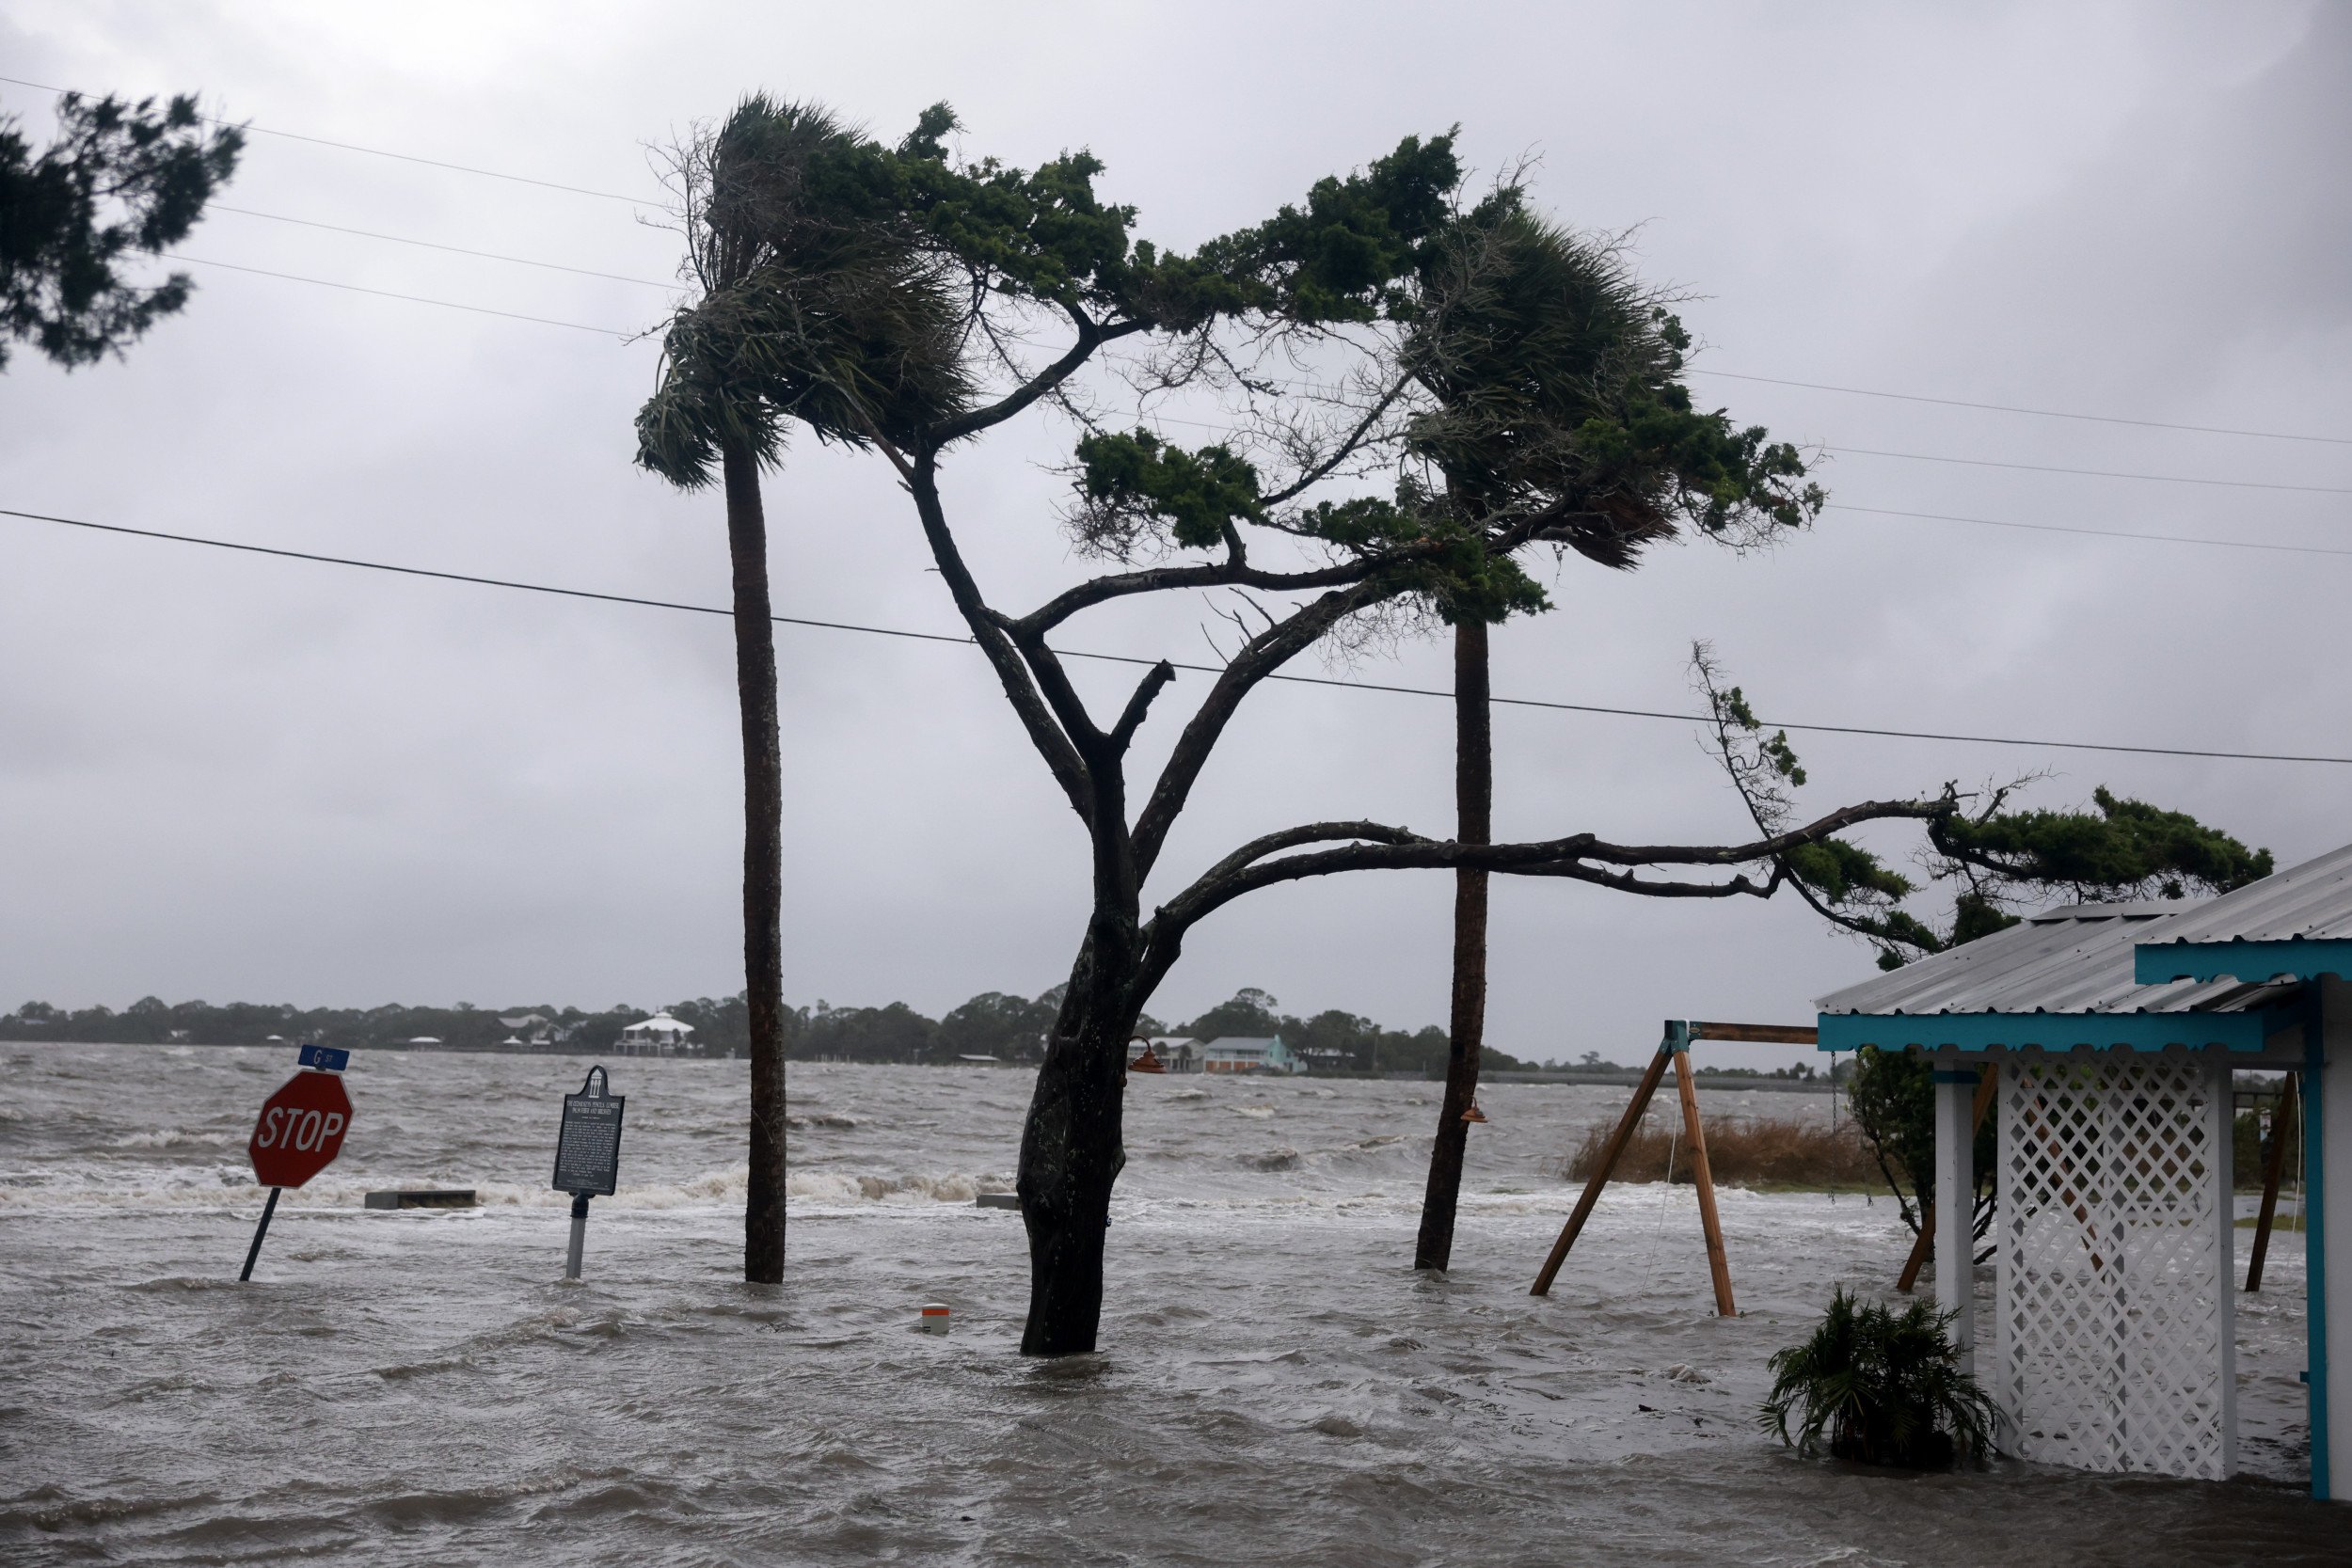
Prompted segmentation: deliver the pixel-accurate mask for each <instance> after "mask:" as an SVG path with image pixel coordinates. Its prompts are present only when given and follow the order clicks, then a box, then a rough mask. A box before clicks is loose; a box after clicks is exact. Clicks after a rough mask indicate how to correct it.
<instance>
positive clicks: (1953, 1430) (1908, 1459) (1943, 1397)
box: [1762, 1287, 1994, 1470]
mask: <svg viewBox="0 0 2352 1568" xmlns="http://www.w3.org/2000/svg"><path fill="white" fill-rule="evenodd" d="M1953 1316H1954V1314H1951V1313H1940V1312H1937V1311H1936V1310H1935V1309H1934V1308H1932V1307H1929V1306H1928V1304H1927V1303H1926V1302H1923V1301H1915V1302H1913V1303H1912V1304H1911V1305H1910V1306H1909V1307H1905V1308H1904V1309H1903V1310H1902V1311H1900V1312H1890V1311H1888V1310H1887V1309H1886V1307H1883V1306H1882V1305H1880V1304H1878V1303H1876V1302H1869V1303H1862V1302H1857V1301H1855V1300H1854V1298H1853V1297H1851V1296H1850V1295H1848V1294H1847V1293H1846V1292H1845V1290H1844V1288H1843V1287H1840V1288H1839V1289H1838V1291H1837V1292H1836V1294H1835V1295H1834V1296H1833V1297H1832V1298H1831V1300H1830V1305H1829V1313H1828V1315H1827V1316H1826V1317H1824V1318H1823V1319H1822V1320H1821V1326H1820V1327H1819V1328H1817V1329H1815V1330H1814V1331H1813V1337H1812V1338H1809V1339H1807V1340H1806V1341H1805V1342H1804V1344H1802V1345H1792V1346H1791V1347H1789V1348H1788V1349H1787V1350H1784V1351H1781V1352H1779V1353H1778V1354H1775V1355H1774V1356H1773V1357H1772V1362H1771V1367H1772V1373H1773V1382H1772V1394H1771V1395H1770V1396H1769V1397H1768V1398H1767V1399H1766V1400H1765V1401H1764V1409H1763V1414H1762V1420H1763V1423H1764V1427H1765V1430H1766V1431H1768V1432H1772V1433H1777V1434H1778V1436H1779V1437H1780V1440H1781V1441H1782V1442H1784V1443H1792V1444H1794V1445H1795V1446H1796V1449H1797V1450H1798V1451H1799V1452H1800V1453H1810V1452H1812V1451H1813V1450H1814V1449H1815V1448H1816V1447H1818V1446H1819V1445H1820V1441H1821V1436H1822V1433H1828V1435H1829V1451H1830V1452H1831V1453H1832V1454H1834V1455H1836V1457H1837V1458H1839V1459H1853V1460H1860V1461H1861V1462H1862V1463H1864V1464H1866V1465H1899V1466H1901V1467H1903V1468H1906V1469H1914V1470H1930V1469H1941V1468H1943V1467H1945V1466H1947V1465H1950V1464H1951V1463H1952V1462H1953V1460H1954V1459H1956V1458H1959V1457H1962V1456H1965V1457H1966V1458H1968V1459H1971V1460H1979V1459H1982V1458H1983V1457H1984V1454H1985V1450H1986V1449H1988V1448H1990V1447H1991V1446H1992V1433H1993V1422H1994V1406H1993V1400H1992V1396H1990V1395H1988V1394H1987V1393H1986V1392H1985V1391H1984V1389H1983V1388H1982V1387H1980V1386H1979V1385H1978V1383H1977V1380H1976V1378H1975V1377H1974V1376H1972V1375H1971V1374H1969V1373H1967V1372H1964V1371H1963V1370H1961V1368H1960V1353H1959V1351H1958V1350H1957V1349H1955V1348H1954V1346H1953V1344H1952V1340H1951V1336H1950V1334H1949V1333H1948V1332H1947V1328H1948V1327H1949V1325H1950V1323H1951V1319H1952V1317H1953ZM1791 1417H1794V1418H1796V1419H1797V1423H1798V1425H1797V1434H1796V1435H1795V1436H1794V1437H1791V1436H1790V1435H1789V1434H1788V1423H1789V1419H1790V1418H1791Z"/></svg>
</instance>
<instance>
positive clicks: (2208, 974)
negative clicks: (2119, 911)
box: [2132, 937, 2352, 986]
mask: <svg viewBox="0 0 2352 1568" xmlns="http://www.w3.org/2000/svg"><path fill="white" fill-rule="evenodd" d="M2281 974H2291V975H2293V976H2294V977H2295V978H2296V979H2298V980H2311V979H2315V978H2317V977H2318V976H2320V975H2322V974H2333V975H2335V976H2337V977H2338V978H2340V979H2346V980H2352V940H2347V939H2345V938H2343V937H2322V938H2310V939H2307V938H2303V937H2296V938H2292V939H2290V940H2288V941H2285V942H2141V943H2140V944H2139V945H2138V946H2137V947H2135V948H2133V949H2132V978H2133V980H2135V981H2136V982H2137V983H2138V984H2140V985H2143V986H2162V985H2169V984H2170V983H2171V982H2172V981H2174V980H2219V979H2224V978H2227V979H2232V980H2242V981H2244V982H2245V983H2246V984H2248V985H2249V986H2251V985H2259V984H2260V983H2261V982H2263V981H2265V980H2275V979H2277V978H2278V977H2279V976H2280V975H2281Z"/></svg>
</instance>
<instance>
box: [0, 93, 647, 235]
mask: <svg viewBox="0 0 2352 1568" xmlns="http://www.w3.org/2000/svg"><path fill="white" fill-rule="evenodd" d="M0 82H6V83H8V85H9V86H11V87H32V88H35V89H37V90H38V91H40V92H54V93H67V92H79V91H81V89H80V88H78V87H51V86H50V85H49V84H48V83H46V82H27V81H25V80H24V79H23V78H22V77H18V76H0ZM83 96H84V97H88V96H90V95H89V94H87V93H84V94H83ZM197 118H198V119H201V120H202V121H204V123H205V124H207V125H234V126H235V127H236V128H237V129H238V130H240V131H248V132H252V133H254V134H256V135H264V136H277V137H278V138H280V139H281V140H284V141H300V142H309V143H310V144H311V145H312V146H313V147H331V148H334V149H336V150H339V151H343V152H364V153H366V154H367V155H368V156H369V157H371V158H392V159H397V160H398V161H399V162H401V163H404V164H422V165H424V166H426V167H427V168H441V169H448V170H450V171H451V172H453V173H456V174H476V175H480V176H481V177H482V178H483V179H485V180H505V181H508V182H512V183H514V184H517V185H537V186H539V187H540V188H541V189H543V190H550V191H568V192H570V193H571V194H572V195H574V196H593V197H598V198H602V199H604V200H607V201H626V202H628V204H629V205H631V206H633V207H650V206H653V205H655V204H656V203H654V202H652V201H648V200H647V199H646V198H644V197H642V196H623V195H621V194H620V192H618V191H596V190H590V189H589V188H588V187H587V186H585V185H566V184H564V183H562V182H558V181H554V180H538V179H533V178H532V176H530V175H528V174H507V173H504V172H502V171H501V170H499V169H495V168H476V167H475V166H473V165H471V164H452V163H446V162H444V161H442V160H441V159H439V158H420V157H418V156H417V155H416V154H415V153H413V152H393V151H389V150H386V149H384V148H381V147H362V146H360V145H359V144H358V142H347V141H329V140H327V138H326V137H325V136H306V135H302V134H301V133H299V132H296V131H275V130H272V129H271V128H270V127H268V126H266V125H254V124H251V123H249V122H243V121H238V120H229V119H218V118H216V117H215V116H212V115H199V116H197Z"/></svg>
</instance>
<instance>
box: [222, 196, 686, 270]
mask: <svg viewBox="0 0 2352 1568" xmlns="http://www.w3.org/2000/svg"><path fill="white" fill-rule="evenodd" d="M204 211H205V212H206V213H207V214H211V213H234V214H237V216H239V217H241V218H267V219H268V220H269V221H270V222H272V223H293V224H299V225H300V226H301V227H303V228H305V229H324V230H326V231H327V232H329V233H333V234H356V235H358V237H359V238H361V239H363V240H383V241H385V242H386V243H388V244H390V245H417V246H420V247H421V248H422V249H425V250H446V251H448V252H449V253H450V254H451V255H453V256H477V257H480V258H481V259H482V260H483V261H512V262H514V263H515V265H516V266H518V267H544V268H546V269H547V270H548V271H549V272H568V273H572V274H575V275H577V276H579V277H605V278H610V279H612V281H613V282H615V283H643V284H644V286H645V287H647V288H649V289H676V288H679V287H681V286H682V285H680V284H679V283H678V282H677V281H676V280H675V279H673V280H671V281H670V282H667V283H659V282H656V281H655V280H654V279H652V278H650V277H628V276H626V275H624V274H621V273H617V272H598V271H596V269H595V268H593V267H569V266H565V265H564V263H563V262H561V261H534V260H533V259H532V258H531V257H528V256H501V255H500V254H499V253H498V252H497V251H495V250H469V249H467V248H466V247H465V246H464V245H440V244H438V243H437V242H435V241H432V240H412V239H410V238H409V237H408V236H407V235H405V234H379V233H377V232H375V230H372V229H346V228H344V227H343V226H342V224H339V223H317V222H313V221H312V220H311V219H310V218H290V217H287V216H286V215H285V214H282V213H257V212H255V211H254V210H253V209H252V208H250V207H230V206H226V205H224V204H223V203H221V202H218V201H215V202H212V203H210V204H209V205H207V206H206V207H205V209H204Z"/></svg>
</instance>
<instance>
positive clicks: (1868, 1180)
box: [1567, 1114, 1883, 1188]
mask: <svg viewBox="0 0 2352 1568" xmlns="http://www.w3.org/2000/svg"><path fill="white" fill-rule="evenodd" d="M1615 1130H1616V1124H1615V1123H1614V1122H1607V1123H1596V1124H1595V1125H1594V1126H1593V1127H1591V1128H1590V1129H1588V1130H1587V1131H1586V1132H1585V1134H1584V1140H1583V1142H1581V1143H1580V1144H1578V1145H1577V1147H1576V1148H1575V1149H1574V1150H1572V1151H1571V1152H1570V1153H1569V1155H1568V1160H1567V1177H1568V1180H1571V1181H1581V1180H1587V1179H1589V1178H1590V1177H1591V1176H1592V1174H1593V1169H1594V1167H1595V1166H1596V1165H1597V1164H1599V1163H1600V1156H1601V1151H1602V1150H1603V1149H1604V1148H1607V1147H1608V1144H1609V1134H1610V1133H1611V1132H1614V1131H1615ZM1669 1147H1671V1148H1672V1151H1673V1160H1674V1179H1675V1180H1677V1181H1689V1180H1691V1179H1692V1178H1691V1146H1690V1144H1689V1142H1688V1141H1687V1140H1686V1139H1684V1138H1683V1136H1682V1118H1681V1117H1680V1116H1679V1115H1676V1116H1673V1117H1666V1116H1662V1115H1657V1114H1653V1115H1651V1116H1648V1117H1644V1118H1643V1121H1642V1125H1641V1126H1639V1127H1637V1128H1635V1129H1634V1130H1633V1137H1632V1140H1631V1141H1630V1142H1629V1143H1628V1144H1627V1145H1626V1147H1625V1153H1624V1154H1623V1155H1622V1156H1620V1157H1619V1158H1618V1161H1617V1169H1616V1173H1615V1175H1614V1176H1613V1179H1612V1180H1618V1181H1663V1180H1665V1179H1666V1163H1667V1154H1668V1149H1669ZM1707 1164H1708V1169H1709V1170H1710V1171H1712V1172H1713V1173H1714V1177H1715V1180H1717V1181H1718V1182H1721V1183H1723V1184H1724V1185H1726V1186H1742V1187H1811V1188H1829V1187H1867V1186H1873V1185H1876V1184H1878V1183H1879V1182H1880V1181H1882V1180H1883V1178H1882V1177H1881V1176H1880V1174H1879V1167H1878V1162H1877V1161H1876V1160H1874V1159H1872V1158H1871V1157H1870V1150H1869V1147H1868V1146H1867V1144H1865V1143H1864V1142H1863V1141H1862V1132H1861V1130H1860V1129H1859V1128H1857V1127H1855V1125H1854V1124H1853V1122H1852V1121H1851V1119H1841V1120H1840V1121H1839V1122H1838V1123H1837V1125H1836V1126H1835V1127H1832V1126H1830V1125H1829V1124H1828V1123H1826V1122H1813V1121H1780V1120H1775V1119H1772V1118H1769V1117H1723V1118H1720V1119H1710V1120H1709V1121H1708V1123H1707Z"/></svg>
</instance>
